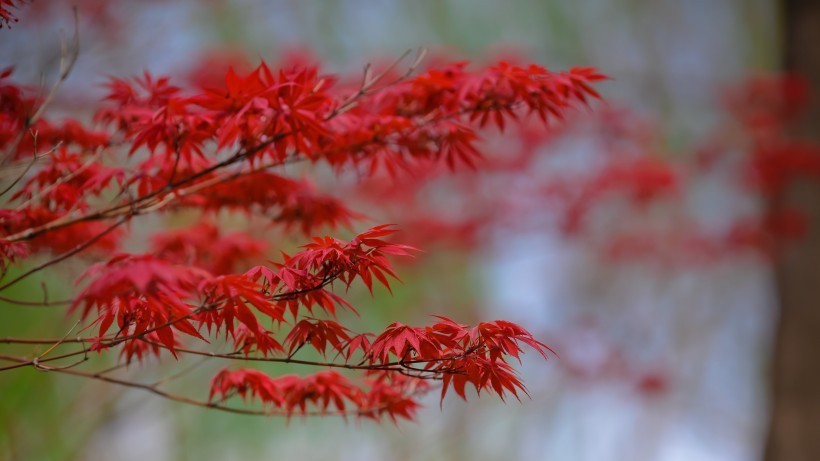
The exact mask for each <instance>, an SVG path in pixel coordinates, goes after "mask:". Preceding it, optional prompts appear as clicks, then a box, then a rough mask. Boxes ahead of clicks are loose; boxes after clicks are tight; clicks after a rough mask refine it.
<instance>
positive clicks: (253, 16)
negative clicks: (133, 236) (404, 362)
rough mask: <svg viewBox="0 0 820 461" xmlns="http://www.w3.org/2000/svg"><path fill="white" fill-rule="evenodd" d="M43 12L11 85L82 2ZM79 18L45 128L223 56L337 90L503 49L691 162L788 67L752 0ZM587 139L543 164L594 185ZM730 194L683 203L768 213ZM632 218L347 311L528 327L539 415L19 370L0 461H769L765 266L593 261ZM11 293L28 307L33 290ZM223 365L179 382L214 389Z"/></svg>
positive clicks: (84, 14) (1, 422) (66, 279)
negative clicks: (300, 409)
mask: <svg viewBox="0 0 820 461" xmlns="http://www.w3.org/2000/svg"><path fill="white" fill-rule="evenodd" d="M47 3H49V2H46V1H45V0H39V1H35V3H34V5H31V7H30V11H29V10H28V8H29V7H24V8H23V9H22V10H21V11H20V13H19V15H18V16H19V17H20V19H21V21H20V23H19V24H17V25H15V26H14V28H13V29H12V30H10V31H9V30H0V44H2V46H0V68H2V67H6V66H7V65H11V64H14V65H16V74H15V75H16V76H17V77H18V78H19V79H21V80H24V81H30V82H38V81H39V78H40V75H44V76H46V79H48V78H49V76H50V75H53V73H54V72H55V69H56V67H57V64H58V61H59V41H60V36H61V34H62V35H68V34H70V33H71V31H72V30H73V25H72V22H73V16H72V13H71V2H59V4H57V3H58V2H54V4H48V5H44V4H47ZM35 15H38V17H37V19H36V20H35V19H34V16H35ZM79 21H80V27H79V30H80V40H81V50H82V51H81V55H80V58H79V60H78V62H77V65H76V68H75V70H74V72H73V74H72V76H71V78H70V79H69V80H68V81H67V82H66V84H65V86H64V87H63V90H62V91H61V94H60V98H61V101H62V102H61V103H59V104H57V105H56V106H55V109H54V110H55V111H59V110H61V107H62V108H66V107H71V101H72V100H74V99H78V98H79V99H82V98H93V97H98V96H99V95H100V94H102V89H101V88H100V87H98V86H97V87H95V86H94V85H99V84H102V83H103V82H104V78H105V76H107V75H115V76H131V75H136V74H138V73H140V72H142V71H143V70H144V69H148V70H150V71H151V72H152V73H154V74H178V73H181V72H185V71H187V70H188V69H190V68H191V67H193V66H194V64H196V63H197V62H198V61H199V60H200V59H201V58H202V57H203V56H208V55H211V54H213V53H214V52H218V53H222V54H231V53H236V54H241V55H243V56H244V57H246V58H247V59H249V60H251V61H254V60H256V59H258V58H264V59H266V60H268V61H271V62H276V60H277V59H281V58H282V57H283V56H285V55H286V54H288V53H292V52H294V50H310V52H311V53H313V54H314V55H315V56H316V58H317V60H319V61H320V62H322V63H323V68H324V69H326V70H329V71H331V72H340V73H356V72H358V71H360V69H361V68H362V67H363V65H364V64H365V63H367V62H369V61H373V60H379V61H381V62H383V61H384V60H386V59H388V60H389V59H390V58H392V57H395V56H398V55H400V54H401V53H402V52H404V50H405V49H407V48H417V47H425V48H428V49H430V50H433V51H434V52H436V53H439V54H443V55H445V56H450V57H452V58H453V59H458V60H460V59H467V60H475V61H485V60H487V59H490V58H491V57H493V56H497V55H500V54H503V53H515V54H517V55H518V56H522V57H523V58H525V59H527V60H531V61H535V62H539V63H542V64H544V65H546V66H548V67H549V68H554V69H562V68H568V67H571V66H574V65H583V66H594V67H597V68H599V69H600V70H602V71H603V72H604V73H606V74H607V75H609V76H611V77H612V80H610V81H608V82H606V83H605V84H603V85H602V86H601V92H602V93H603V95H604V98H605V101H606V102H604V103H602V104H596V105H593V107H592V109H591V110H590V111H588V112H583V111H582V113H580V114H578V115H577V116H576V119H574V120H575V122H574V123H577V124H578V126H585V125H584V124H585V123H589V124H591V125H594V124H595V123H596V122H594V119H595V116H594V115H593V113H594V112H596V111H597V110H610V109H613V108H622V107H623V108H629V111H630V113H633V114H635V116H636V117H637V118H641V119H645V120H649V121H650V123H651V126H652V128H651V131H652V133H653V134H654V136H656V137H657V145H658V146H659V149H658V151H659V152H658V155H664V156H673V157H672V158H673V159H674V161H680V162H686V161H689V160H691V156H692V155H694V154H693V153H692V152H693V151H694V150H695V149H696V147H697V146H698V144H699V143H700V142H701V141H702V140H703V139H704V138H705V137H707V136H709V135H710V134H712V133H713V132H714V131H715V127H716V126H719V124H720V123H721V121H722V118H723V117H724V115H723V114H722V112H721V111H720V109H719V104H718V101H719V100H720V97H721V95H722V94H723V91H724V89H725V88H727V87H731V86H732V85H733V84H734V83H735V82H738V81H741V80H743V79H745V78H746V77H747V76H748V75H750V74H757V73H762V72H767V71H770V70H773V69H776V68H777V66H778V63H779V60H780V55H779V48H780V35H779V34H780V32H779V30H778V11H777V8H776V5H775V4H774V2H770V1H763V0H721V1H713V0H692V1H686V2H680V1H675V0H609V1H607V0H576V1H573V2H564V1H558V0H515V1H505V2H495V1H485V0H440V1H413V2H409V1H408V2H398V1H388V0H373V1H370V0H337V1H326V2H321V1H314V2H307V1H296V0H291V1H267V0H250V1H239V0H234V1H230V0H208V1H177V2H161V1H118V2H92V1H84V2H80V4H79ZM89 83H91V84H93V85H89ZM587 119H588V120H587ZM597 123H600V122H597ZM589 132H590V130H584V129H579V130H576V131H574V132H572V133H568V134H565V135H564V139H563V140H562V142H561V143H558V144H557V145H554V146H552V147H551V148H552V149H554V150H555V151H554V152H552V153H551V154H549V155H553V156H554V157H558V156H560V157H558V158H559V160H558V161H555V162H554V163H553V164H551V165H552V167H553V168H556V171H565V170H564V169H566V171H579V170H580V171H583V170H584V169H586V168H592V167H593V166H592V165H594V164H595V158H596V155H598V151H600V150H606V149H608V147H609V146H607V145H606V141H605V140H600V139H598V140H595V139H593V140H590V138H589ZM562 159H563V160H562ZM723 179H725V178H723ZM723 179H722V178H721V177H720V176H717V177H712V178H708V179H705V180H703V181H702V182H698V183H695V184H694V185H691V188H690V189H687V190H685V191H683V194H684V195H685V196H686V197H687V199H686V200H685V201H684V202H683V203H685V205H681V206H685V207H686V209H687V212H688V213H690V214H691V215H692V216H696V217H698V219H699V220H701V221H702V222H705V223H713V224H714V223H720V222H721V220H725V219H730V217H731V216H736V215H738V214H739V213H741V212H743V211H744V210H748V209H749V208H750V207H752V208H754V207H755V206H757V205H759V204H756V203H755V202H754V200H752V199H750V198H749V197H747V196H745V195H744V193H743V191H742V190H738V189H736V188H733V187H732V186H730V185H727V184H725V181H724V180H723ZM508 181H515V179H514V178H509V179H508ZM510 187H512V186H510ZM471 206H475V207H481V206H482V202H481V200H480V199H479V200H476V201H475V202H474V203H473V204H472V205H471ZM616 210H619V209H618V208H616ZM676 211H677V210H671V211H670V210H666V211H662V212H661V213H662V214H661V216H667V215H668V214H669V213H672V214H674V213H675V212H676ZM629 213H630V212H628V211H623V213H620V212H618V211H616V212H611V213H609V215H607V216H603V217H599V218H596V220H595V221H594V222H593V223H592V224H591V226H592V228H593V230H594V229H595V226H599V228H598V230H597V231H594V232H592V233H591V234H590V235H592V237H590V236H589V235H587V236H585V237H581V238H578V237H576V238H572V237H568V236H567V235H565V234H564V233H562V232H559V231H556V230H555V229H554V228H551V227H550V226H542V225H538V224H537V223H538V222H540V221H539V220H538V217H533V218H532V220H533V225H531V226H522V227H521V229H519V230H518V231H516V232H510V230H509V229H506V228H505V229H493V228H490V229H487V230H486V231H485V232H482V233H481V235H480V236H479V237H478V238H479V239H480V240H479V241H480V245H477V247H479V248H480V251H470V252H466V251H463V249H459V248H452V249H448V247H447V246H446V245H442V246H440V247H436V249H435V251H433V252H430V253H429V254H427V255H425V256H424V257H423V258H422V261H420V262H419V263H418V264H416V265H414V266H412V267H406V268H402V269H401V270H402V272H401V276H402V279H403V280H404V284H403V285H400V286H397V287H396V288H395V292H396V295H395V296H394V297H393V298H387V297H386V296H384V295H385V293H377V296H376V297H375V298H373V299H371V298H369V297H368V296H365V294H364V293H354V294H353V296H354V297H355V302H354V304H355V305H357V306H361V307H360V311H362V312H366V311H368V312H376V314H375V315H373V316H372V318H369V319H368V321H372V323H373V325H375V326H379V325H385V324H386V323H389V321H393V320H400V321H402V322H405V323H419V322H425V321H426V319H427V318H428V317H427V315H428V314H430V313H442V314H445V315H448V316H451V317H453V318H457V319H459V320H462V319H463V320H465V321H466V320H469V319H483V318H505V319H509V320H512V321H516V322H519V323H521V324H523V325H526V327H527V328H528V329H530V330H531V331H533V332H536V333H537V336H538V337H539V338H542V339H543V340H544V341H545V342H547V343H548V344H549V345H551V346H553V348H554V349H556V351H557V352H558V355H559V358H557V359H555V360H550V361H548V362H543V361H541V360H535V359H534V357H526V358H525V360H524V364H523V366H522V367H520V369H521V371H522V375H523V377H524V380H525V382H526V384H527V386H528V388H529V390H530V395H531V398H528V399H526V398H525V399H524V400H523V401H522V402H521V403H519V402H516V401H511V402H506V403H504V402H500V401H498V400H497V399H493V398H483V399H480V400H479V399H473V400H472V401H470V402H468V403H465V402H462V401H460V400H458V399H456V398H448V399H446V400H445V401H444V402H443V404H442V405H441V408H440V407H439V402H438V398H437V395H431V396H429V398H428V399H426V400H425V408H424V409H423V410H422V411H421V412H420V413H419V414H418V417H417V421H416V422H413V423H408V422H402V423H400V424H399V425H398V426H396V427H394V426H391V425H390V424H383V425H375V424H373V423H370V422H357V421H348V422H347V423H345V422H343V421H340V420H339V419H336V418H327V419H311V420H308V421H303V420H300V419H294V420H292V421H290V422H285V421H282V420H280V419H275V418H270V419H267V418H261V419H257V418H249V417H238V416H232V415H226V414H222V413H215V412H207V411H203V410H202V409H200V408H184V407H181V406H179V405H175V404H169V403H167V402H165V401H162V400H158V399H155V398H152V397H151V396H148V395H145V394H143V393H140V392H138V391H129V390H123V389H119V388H113V387H111V386H104V385H99V384H98V383H91V382H83V381H79V382H78V381H77V380H73V379H72V378H70V377H64V376H45V375H42V374H39V373H36V372H35V371H33V370H19V371H17V372H15V374H13V375H12V374H8V373H6V374H3V375H2V376H0V395H1V396H2V398H0V428H2V430H0V458H2V459H43V460H67V459H77V460H109V459H117V460H121V461H125V460H143V459H150V460H153V461H163V460H240V459H251V458H261V459H306V460H310V459H325V460H467V459H469V460H476V461H483V460H487V461H490V460H507V461H511V460H553V459H562V460H579V461H585V460H590V461H608V460H635V461H639V460H656V461H679V460H680V461H690V460H727V461H734V460H738V461H746V460H756V459H759V458H760V456H761V454H762V450H763V445H764V442H765V433H766V425H767V402H768V400H767V381H766V379H767V377H766V367H767V363H768V359H769V352H768V351H769V350H770V346H771V336H772V331H773V319H774V316H775V312H776V309H775V307H776V299H775V295H774V290H773V278H772V269H771V264H770V261H768V260H767V259H766V258H761V257H759V255H754V254H748V253H742V252H741V253H737V254H732V255H729V256H726V257H723V258H721V259H720V260H719V261H716V262H710V263H709V264H694V265H691V264H690V265H686V264H684V265H678V264H671V265H670V264H666V263H663V262H660V261H658V260H655V259H653V258H648V259H641V260H638V261H613V260H611V259H604V258H602V257H601V254H600V246H599V245H597V244H596V240H595V238H594V236H595V235H598V234H601V233H603V234H605V233H606V232H607V229H608V227H607V226H611V225H613V223H617V222H620V221H628V220H631V219H632V215H631V214H629ZM664 213H666V214H664ZM144 225H145V226H149V227H150V226H151V225H152V224H151V221H150V220H148V221H146V224H144ZM154 225H157V223H154ZM596 232H597V234H596ZM670 245H674V243H670ZM68 272H70V270H69V271H67V272H66V273H63V275H62V276H59V277H55V278H52V279H50V280H49V283H50V290H51V292H52V293H59V292H60V291H61V290H62V291H63V292H67V290H69V289H70V286H71V280H72V278H73V275H72V274H71V273H68ZM19 290H20V291H21V292H22V291H25V290H39V281H36V282H33V283H32V284H31V285H30V286H27V287H22V288H20V289H19ZM54 315H55V314H54V313H53V312H29V311H26V312H21V310H20V309H16V310H14V311H13V312H12V313H9V311H8V310H5V309H4V311H3V313H2V314H0V319H2V321H0V337H2V336H12V335H13V336H21V335H22V334H21V333H22V332H26V331H31V332H39V333H42V332H43V325H45V324H47V323H48V322H52V321H53V319H54ZM58 331H60V330H59V328H57V329H56V330H55V333H56V332H58ZM12 333H13V334H12ZM172 366H174V367H183V366H186V367H187V366H198V364H197V363H196V361H194V360H190V361H185V362H184V363H179V364H173V365H172ZM213 369H214V368H213V367H211V368H208V365H205V366H204V367H200V368H197V369H196V370H194V371H193V372H192V374H191V376H193V377H196V376H201V379H203V380H204V379H207V376H209V373H212V372H213ZM268 370H269V371H271V372H277V371H280V372H281V371H282V369H277V368H276V367H270V368H269V369H268ZM288 370H289V369H288ZM162 371H164V370H160V369H158V368H157V367H156V365H152V366H148V367H145V368H144V369H136V370H132V372H133V373H136V375H135V376H149V375H150V376H152V375H153V374H157V375H161V374H162ZM198 373H199V375H198ZM166 374H167V373H166ZM192 379H193V378H192ZM188 382H192V381H188ZM434 394H435V393H434Z"/></svg>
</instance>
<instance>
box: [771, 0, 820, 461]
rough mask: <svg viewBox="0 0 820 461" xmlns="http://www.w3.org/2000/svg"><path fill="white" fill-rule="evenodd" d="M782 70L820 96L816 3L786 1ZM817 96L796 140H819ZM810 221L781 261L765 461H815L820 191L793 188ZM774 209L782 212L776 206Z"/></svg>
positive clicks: (791, 199) (819, 455)
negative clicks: (796, 75) (804, 79)
mask: <svg viewBox="0 0 820 461" xmlns="http://www.w3.org/2000/svg"><path fill="white" fill-rule="evenodd" d="M783 5H784V9H783V14H784V17H783V30H784V33H783V40H784V43H783V45H784V66H785V69H786V70H787V71H792V72H796V73H799V74H801V75H803V76H805V77H807V78H808V79H809V81H810V83H811V86H812V89H813V91H814V92H818V91H820V1H818V0H786V1H785V2H784V3H783ZM817 101H818V98H817V95H814V97H813V99H812V101H811V104H810V108H809V112H808V113H807V114H806V115H807V116H806V118H805V120H804V122H803V123H802V125H801V126H800V127H798V129H797V132H796V133H795V134H797V135H798V136H800V137H803V138H810V139H813V140H820V136H819V135H818V130H820V104H818V103H817ZM785 201H787V202H788V203H789V204H791V205H794V206H796V207H799V208H800V209H802V210H805V212H806V213H807V214H808V217H809V225H810V231H809V234H808V235H807V236H806V238H805V239H804V240H802V241H801V242H800V243H798V244H797V245H794V246H793V247H792V248H790V249H789V250H788V251H787V252H786V254H784V255H783V258H782V259H781V260H780V261H779V262H778V265H777V268H776V276H777V279H776V282H777V289H778V296H779V301H780V320H779V323H778V326H777V330H776V333H775V334H776V336H775V344H774V346H775V347H774V355H773V357H772V360H773V363H772V394H771V396H772V407H771V423H770V424H771V426H770V429H769V435H768V440H767V444H766V460H767V461H818V460H820V187H817V185H815V184H812V185H809V184H799V185H796V186H795V187H794V188H793V189H792V190H791V191H789V194H788V196H787V197H786V198H785ZM772 206H774V207H778V206H782V204H780V203H774V204H773V205H772Z"/></svg>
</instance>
